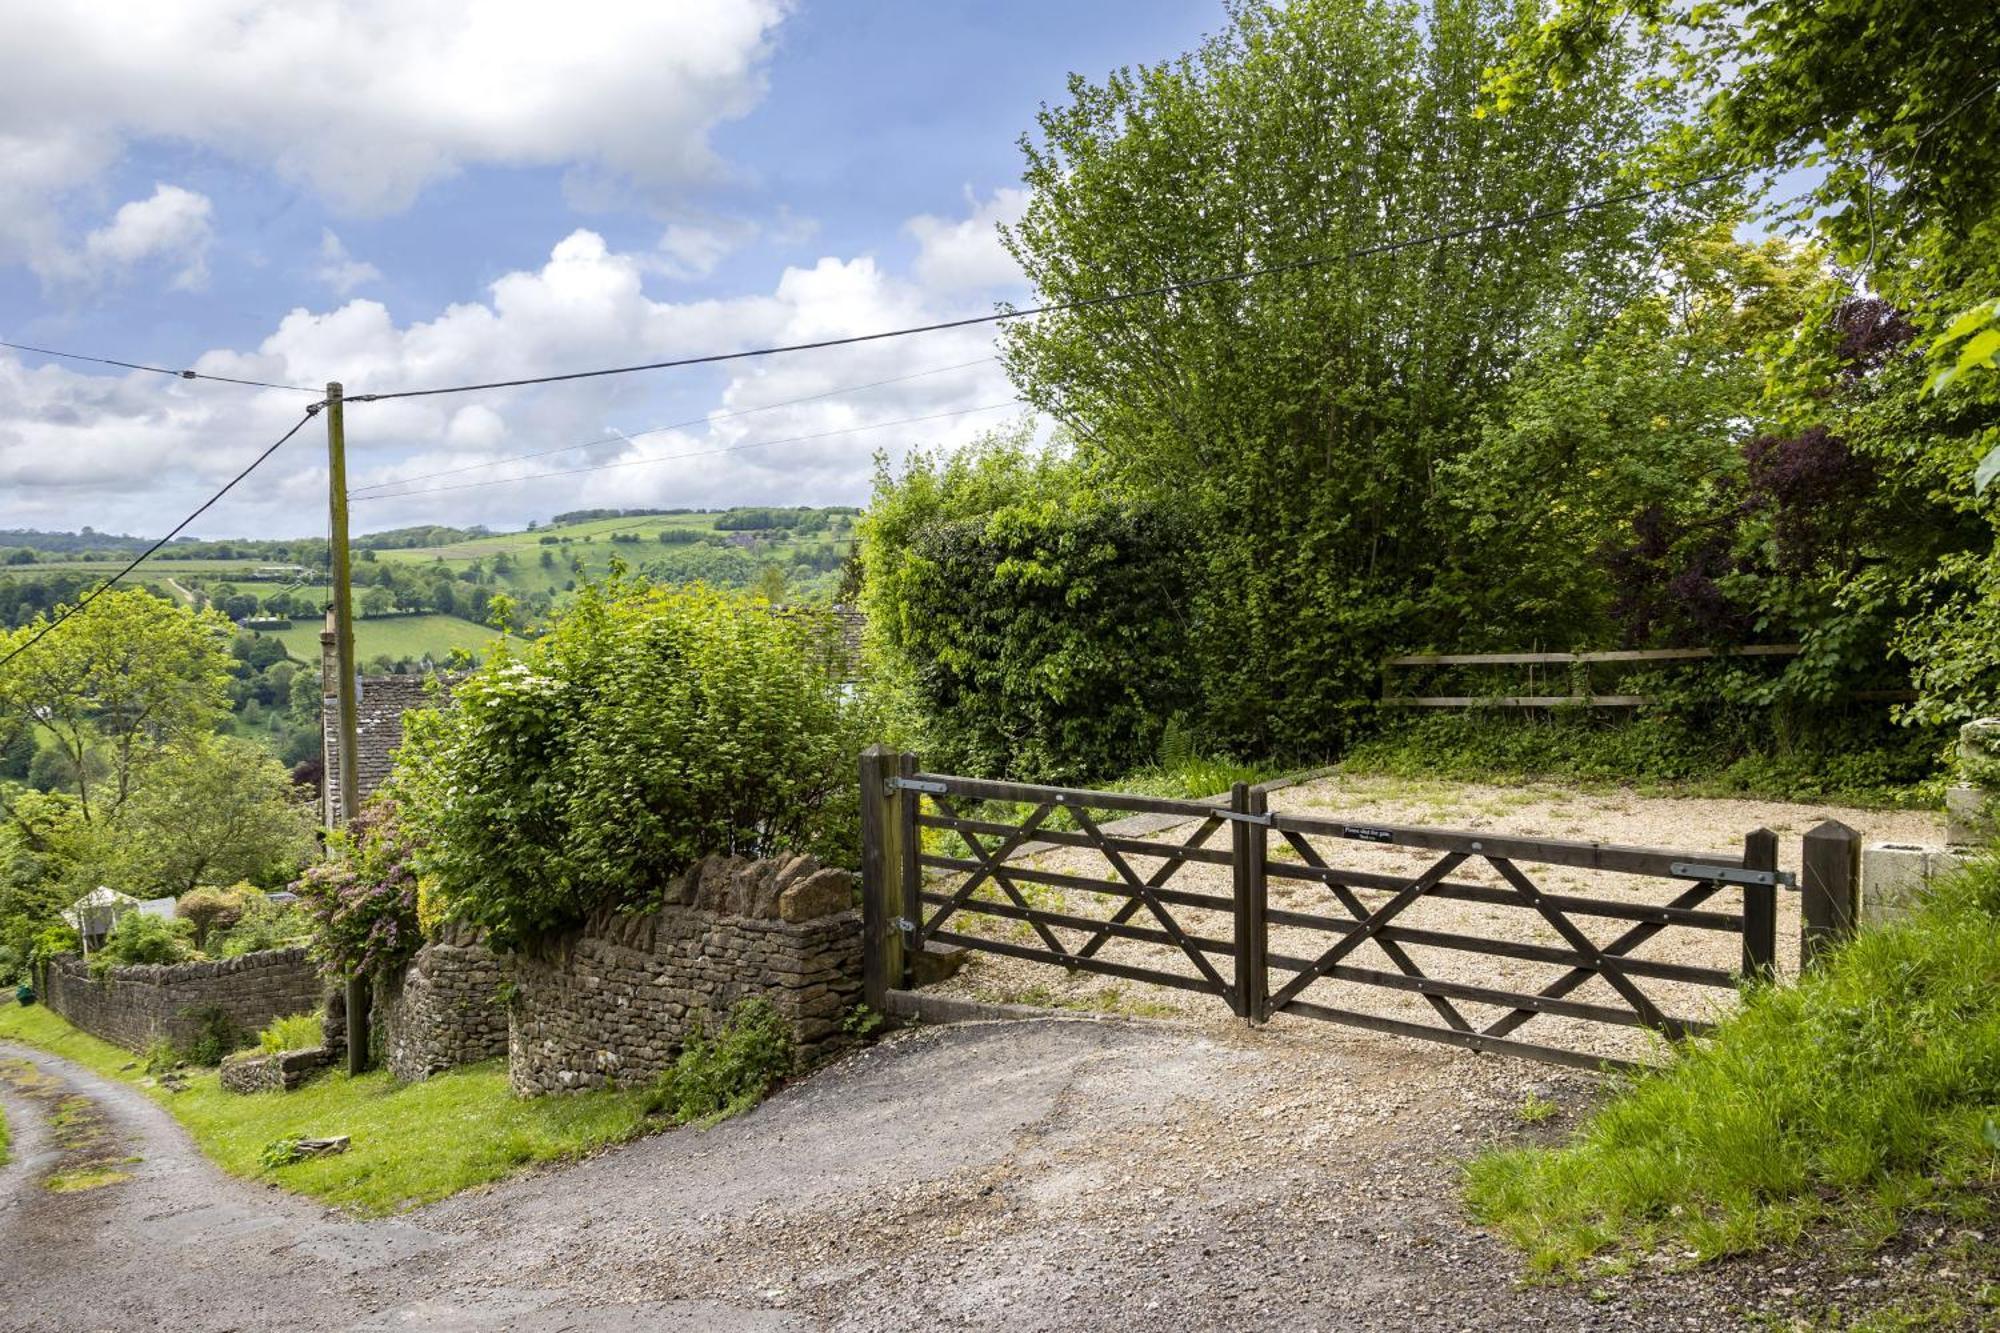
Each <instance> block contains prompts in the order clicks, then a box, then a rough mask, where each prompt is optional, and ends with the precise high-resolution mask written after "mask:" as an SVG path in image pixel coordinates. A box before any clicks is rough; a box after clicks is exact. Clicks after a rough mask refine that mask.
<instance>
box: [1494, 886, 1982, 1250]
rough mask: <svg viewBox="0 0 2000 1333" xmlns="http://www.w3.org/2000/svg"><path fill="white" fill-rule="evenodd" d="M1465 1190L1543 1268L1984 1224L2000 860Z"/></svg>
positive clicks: (1763, 1000) (1867, 1245)
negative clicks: (1573, 1128)
mask: <svg viewBox="0 0 2000 1333" xmlns="http://www.w3.org/2000/svg"><path fill="white" fill-rule="evenodd" d="M1466 1190H1467V1199H1468V1202H1469V1204H1470V1206H1471V1209H1472V1211H1473V1214H1474V1216H1475V1217H1477V1218H1478V1219H1479V1220H1480V1221H1481V1222H1483V1223H1485V1224H1486V1225H1488V1226H1490V1227H1492V1228H1494V1229H1495V1230H1497V1231H1498V1232H1500V1233H1501V1234H1502V1235H1503V1236H1505V1237H1507V1238H1508V1239H1509V1240H1511V1241H1512V1242H1513V1243H1515V1244H1516V1245H1518V1246H1519V1247H1521V1248H1522V1249H1523V1250H1524V1251H1526V1252H1527V1255H1528V1261H1529V1267H1530V1268H1531V1270H1533V1271H1535V1272H1539V1273H1561V1274H1566V1275H1576V1274H1579V1273H1580V1272H1582V1271H1583V1266H1584V1264H1585V1263H1586V1261H1588V1260H1590V1259H1592V1258H1593V1257H1594V1256H1604V1257H1605V1258H1606V1259H1607V1260H1608V1261H1609V1262H1613V1263H1616V1262H1618V1261H1619V1258H1620V1256H1621V1252H1622V1254H1623V1255H1628V1256H1631V1257H1638V1256H1640V1255H1646V1254H1650V1255H1656V1256H1658V1255H1664V1256H1665V1257H1666V1258H1668V1259H1669V1260H1671V1261H1674V1262H1683V1261H1690V1260H1691V1261H1696V1262H1699V1261H1705V1260H1708V1259H1713V1258H1717V1257H1720V1256H1723V1255H1729V1254H1737V1253H1742V1252H1745V1251H1749V1250H1753V1249H1761V1248H1765V1247H1772V1246H1780V1247H1782V1246H1790V1245H1796V1244H1798V1243H1800V1242H1802V1241H1804V1240H1805V1239H1806V1238H1807V1237H1809V1236H1813V1237H1817V1236H1821V1235H1823V1234H1825V1233H1828V1232H1838V1233H1841V1234H1842V1235H1844V1236H1845V1237H1847V1238H1849V1239H1851V1240H1852V1241H1854V1242H1856V1243H1857V1244H1858V1245H1859V1247H1860V1248H1861V1249H1862V1250H1864V1251H1866V1250H1871V1249H1874V1248H1876V1247H1878V1246H1880V1245H1882V1244H1883V1243H1885V1242H1887V1241H1888V1240H1889V1239H1890V1238H1892V1237H1894V1236H1896V1235H1897V1234H1898V1233H1899V1232H1900V1231H1901V1230H1902V1229H1903V1227H1904V1226H1905V1225H1906V1223H1908V1222H1909V1221H1910V1220H1911V1219H1912V1217H1913V1216H1919V1215H1922V1216H1929V1217H1933V1218H1936V1219H1938V1220H1940V1221H1942V1222H1948V1223H1951V1224H1954V1225H1957V1226H1960V1227H1966V1228H1982V1229H1983V1228H1984V1227H1986V1226H1987V1225H1988V1224H1989V1222H1990V1219H1991V1217H1992V1215H1993V1213H1994V1211H1995V1208H1994V1205H1995V1201H1996V1199H2000V861H1995V860H1993V859H1990V858H1989V859H1987V860H1984V861H1982V862H1980V863H1978V864H1977V865H1975V867H1974V868H1973V869H1971V870H1969V871H1968V872H1966V873H1965V874H1963V875H1961V876H1959V877H1958V878H1957V879H1956V880H1954V881H1950V882H1947V883H1944V884H1942V885H1940V886H1938V888H1937V890H1936V891H1935V893H1934V896H1933V898H1932V901H1931V902H1930V903H1929V904H1928V905H1927V906H1926V907H1925V908H1924V909H1923V910H1922V911H1921V912H1920V913H1919V914H1918V915H1917V916H1915V917H1913V918H1912V919H1911V920H1909V921H1907V922H1905V923H1903V924H1900V925H1897V926H1893V927H1890V928H1887V929H1882V930H1872V931H1867V932H1864V933H1863V934H1862V935H1861V936H1860V937H1859V938H1857V939H1855V940H1853V941H1851V942H1850V943H1848V944H1846V945H1845V946H1843V947H1842V948H1840V949H1839V950H1837V951H1836V952H1834V953H1833V954H1832V955H1831V956H1829V957H1828V958H1827V959H1826V960H1825V961H1824V962H1823V963H1822V964H1821V966H1820V967H1818V968H1817V969H1816V970H1815V971H1813V972H1812V973H1810V974H1808V975H1806V976H1805V977H1803V978H1802V979H1801V980H1800V981H1799V982H1798V983H1797V984H1796V985H1792V986H1783V987H1769V988H1760V989H1758V990H1756V991H1754V992H1752V993H1751V994H1750V995H1749V996H1748V997H1747V1000H1746V1003H1745V1005H1744V1007H1743V1008H1742V1010H1741V1011H1740V1012H1738V1013H1737V1014H1735V1015H1733V1016H1732V1017H1731V1018H1729V1019H1728V1020H1727V1021H1725V1022H1724V1023H1723V1024H1722V1025H1721V1026H1720V1027H1719V1028H1718V1029H1717V1031H1716V1032H1715V1033H1714V1034H1713V1035H1712V1036H1711V1037H1708V1038H1705V1039H1703V1040H1701V1041H1698V1042H1695V1043H1692V1044H1690V1045H1688V1046H1686V1047H1685V1048H1684V1050H1683V1052H1682V1054H1681V1055H1680V1057H1679V1058H1678V1059H1676V1060H1675V1062H1674V1063H1673V1064H1671V1065H1670V1066H1668V1067H1666V1068H1664V1069H1662V1070H1659V1071H1656V1072H1648V1073H1644V1074H1641V1075H1639V1076H1638V1077H1636V1078H1635V1079H1633V1080H1632V1081H1630V1082H1629V1083H1627V1084H1626V1085H1625V1086H1624V1087H1623V1088H1622V1089H1621V1090H1619V1091H1618V1092H1617V1093H1616V1095H1615V1096H1614V1097H1613V1098H1612V1099H1611V1100H1610V1101H1609V1102H1608V1103H1607V1104H1606V1105H1605V1106H1604V1107H1603V1108H1601V1109H1600V1110H1599V1111H1598V1112H1596V1113H1595V1114H1594V1115H1593V1116H1592V1117H1591V1118H1590V1119H1589V1120H1588V1121H1587V1122H1586V1123H1585V1124H1584V1125H1583V1126H1582V1127H1581V1128H1580V1129H1579V1130H1578V1132H1577V1133H1576V1134H1575V1135H1574V1136H1573V1137H1572V1138H1571V1139H1570V1140H1569V1141H1568V1142H1567V1143H1565V1144H1563V1145H1561V1146H1557V1147H1552V1148H1516V1149H1510V1150H1503V1151H1498V1152H1493V1153H1489V1154H1487V1155H1485V1156H1483V1157H1480V1158H1478V1159H1476V1160H1475V1161H1473V1162H1472V1163H1471V1164H1470V1165H1469V1166H1468V1168H1467V1175H1466Z"/></svg>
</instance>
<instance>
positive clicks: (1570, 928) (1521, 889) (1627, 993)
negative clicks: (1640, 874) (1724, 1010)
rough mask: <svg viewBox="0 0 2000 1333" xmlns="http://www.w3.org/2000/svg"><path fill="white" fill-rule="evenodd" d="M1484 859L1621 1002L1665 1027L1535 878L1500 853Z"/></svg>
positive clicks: (1635, 987)
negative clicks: (1578, 955) (1554, 903)
mask: <svg viewBox="0 0 2000 1333" xmlns="http://www.w3.org/2000/svg"><path fill="white" fill-rule="evenodd" d="M1486 861H1487V864H1488V865H1491V866H1492V867H1493V868H1494V869H1495V870H1497V871H1499V872H1500V878H1502V879H1504V880H1506V881H1507V882H1508V883H1509V884H1511V885H1513V886H1514V891H1515V892H1516V893H1518V894H1520V895H1521V897H1523V898H1524V899H1526V900H1527V903H1528V905H1529V906H1530V907H1532V908H1534V909H1535V911H1537V912H1538V913H1540V914H1541V917H1542V919H1543V920H1544V921H1546V922H1548V923H1549V924H1550V925H1551V926H1553V927H1555V931H1556V934H1558V935H1560V936H1562V937H1563V939H1565V940H1567V941H1568V942H1569V947H1570V948H1572V949H1574V950H1576V951H1577V952H1578V953H1580V954H1582V955H1583V956H1584V957H1585V958H1588V959H1589V960H1590V961H1591V964H1592V966H1593V968H1594V970H1595V971H1596V973H1597V975H1598V976H1600V977H1603V978H1604V979H1605V981H1607V982H1609V983H1610V985H1611V989H1613V990H1615V991H1617V992H1618V994H1619V996H1620V997H1621V998H1622V999H1623V1000H1624V1001H1625V1003H1627V1004H1629V1005H1631V1006H1632V1012H1633V1013H1635V1014H1637V1015H1638V1016H1639V1021H1640V1022H1642V1023H1644V1024H1645V1025H1646V1026H1647V1027H1649V1028H1652V1029H1653V1030H1654V1031H1656V1032H1657V1031H1662V1030H1665V1029H1666V1028H1667V1027H1668V1026H1669V1023H1668V1021H1667V1016H1666V1015H1665V1014H1663V1013H1661V1012H1660V1010H1659V1008H1658V1006H1656V1005H1655V1004H1654V1003H1653V1001H1652V999H1651V997H1649V996H1648V995H1647V994H1646V992H1644V991H1642V990H1640V989H1639V985H1638V983H1637V982H1635V981H1633V980H1632V978H1631V977H1629V976H1627V975H1625V972H1624V970H1623V969H1622V968H1620V967H1619V966H1618V965H1617V963H1616V961H1615V960H1613V959H1611V958H1608V957H1606V956H1605V954H1604V953H1603V951H1601V950H1600V949H1599V948H1598V947H1597V945H1596V943H1595V942H1594V941H1592V940H1591V938H1590V936H1588V935H1586V934H1584V933H1583V931H1581V930H1579V929H1578V928H1577V925H1576V923H1575V922H1573V921H1571V920H1570V919H1569V918H1568V917H1567V916H1564V915H1563V914H1562V912H1560V911H1558V910H1557V909H1556V908H1555V907H1553V906H1551V905H1550V904H1549V901H1548V899H1547V898H1545V897H1544V896H1543V895H1542V891H1541V890H1540V889H1539V888H1537V887H1536V886H1535V882H1534V881H1533V880H1531V879H1529V878H1528V877H1527V875H1525V874H1523V873H1522V871H1521V868H1520V867H1519V866H1517V865H1515V864H1514V863H1513V862H1512V861H1510V860H1508V859H1507V858H1506V857H1504V856H1489V857H1487V858H1486Z"/></svg>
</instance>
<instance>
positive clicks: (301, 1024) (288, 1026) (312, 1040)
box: [257, 1014, 326, 1055]
mask: <svg viewBox="0 0 2000 1333" xmlns="http://www.w3.org/2000/svg"><path fill="white" fill-rule="evenodd" d="M325 1041H326V1033H325V1032H324V1031H322V1030H321V1028H320V1021H319V1015H318V1014H287V1015H286V1016H285V1017H283V1018H274V1019H272V1020H271V1022H270V1023H269V1024H268V1025H267V1026H266V1027H265V1028H264V1030H263V1031H262V1032H260V1033H258V1034H257V1047H258V1049H259V1050H261V1051H263V1052H264V1053H265V1054H266V1055H276V1054H278V1053H279V1052H280V1051H303V1050H308V1049H310V1048H312V1047H314V1046H319V1045H323V1044H324V1043H325Z"/></svg>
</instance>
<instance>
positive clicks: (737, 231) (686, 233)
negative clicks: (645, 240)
mask: <svg viewBox="0 0 2000 1333" xmlns="http://www.w3.org/2000/svg"><path fill="white" fill-rule="evenodd" d="M756 233H757V228H756V227H755V226H754V225H753V224H751V223H747V222H735V223H715V224H708V225H704V224H701V223H693V222H675V223H671V224H669V225H668V227H667V229H666V231H664V232H662V233H661V234H660V243H659V247H658V248H659V251H660V254H659V257H658V259H657V260H655V262H654V267H655V269H656V270H657V271H658V272H660V273H663V274H665V275H666V276H667V277H670V278H703V277H707V276H708V275H709V274H710V273H713V272H715V266H716V265H717V264H720V263H721V262H722V261H723V260H724V259H727V258H728V257H729V256H730V255H731V254H732V253H734V252H735V250H736V249H737V247H738V246H740V245H742V244H743V243H744V242H745V241H747V240H749V239H750V238H751V237H752V236H754V235H756Z"/></svg>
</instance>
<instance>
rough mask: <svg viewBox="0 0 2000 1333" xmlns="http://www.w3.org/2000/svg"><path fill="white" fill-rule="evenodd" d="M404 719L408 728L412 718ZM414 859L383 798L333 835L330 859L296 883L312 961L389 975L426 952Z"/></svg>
mask: <svg viewBox="0 0 2000 1333" xmlns="http://www.w3.org/2000/svg"><path fill="white" fill-rule="evenodd" d="M405 717H406V722H405V725H406V726H407V725H409V724H410V722H409V719H410V718H411V717H412V715H408V714H406V715H405ZM411 855H412V849H411V844H410V840H409V837H408V836H407V834H405V832H404V830H403V825H402V821H401V818H400V817H399V811H398V809H397V806H396V803H395V802H394V801H393V800H391V799H390V798H389V797H387V796H385V795H379V794H378V795H377V796H376V797H375V799H373V800H371V801H370V802H369V803H368V804H367V806H366V807H364V808H363V809H362V811H361V813H360V814H359V815H358V816H356V817H355V818H354V819H353V820H352V821H351V822H350V823H349V824H348V825H347V826H346V827H345V828H341V829H336V830H335V831H334V832H333V833H331V834H329V835H328V837H327V846H326V859H325V860H323V861H321V862H320V863H319V864H318V865H315V866H313V867H311V868H310V869H309V870H307V871H306V874H305V878H304V879H303V880H301V881H300V883H299V903H300V905H301V907H302V908H303V910H304V915H305V918H306V920H307V921H308V922H309V923H310V926H311V931H312V950H313V957H314V958H315V959H316V960H318V962H319V964H320V966H321V967H322V968H324V969H325V970H326V971H327V972H329V973H332V974H333V975H335V976H342V977H353V976H361V975H364V974H375V975H383V974H387V973H389V972H393V971H394V970H395V969H396V968H398V967H400V966H402V964H403V963H404V962H406V961H407V960H408V959H409V958H410V957H411V956H412V955H413V954H415V953H416V951H417V950H418V949H419V948H421V947H422V946H423V930H422V927H421V926H420V925H419V923H418V921H417V875H416V871H415V869H414V868H413V867H412V865H411Z"/></svg>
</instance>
